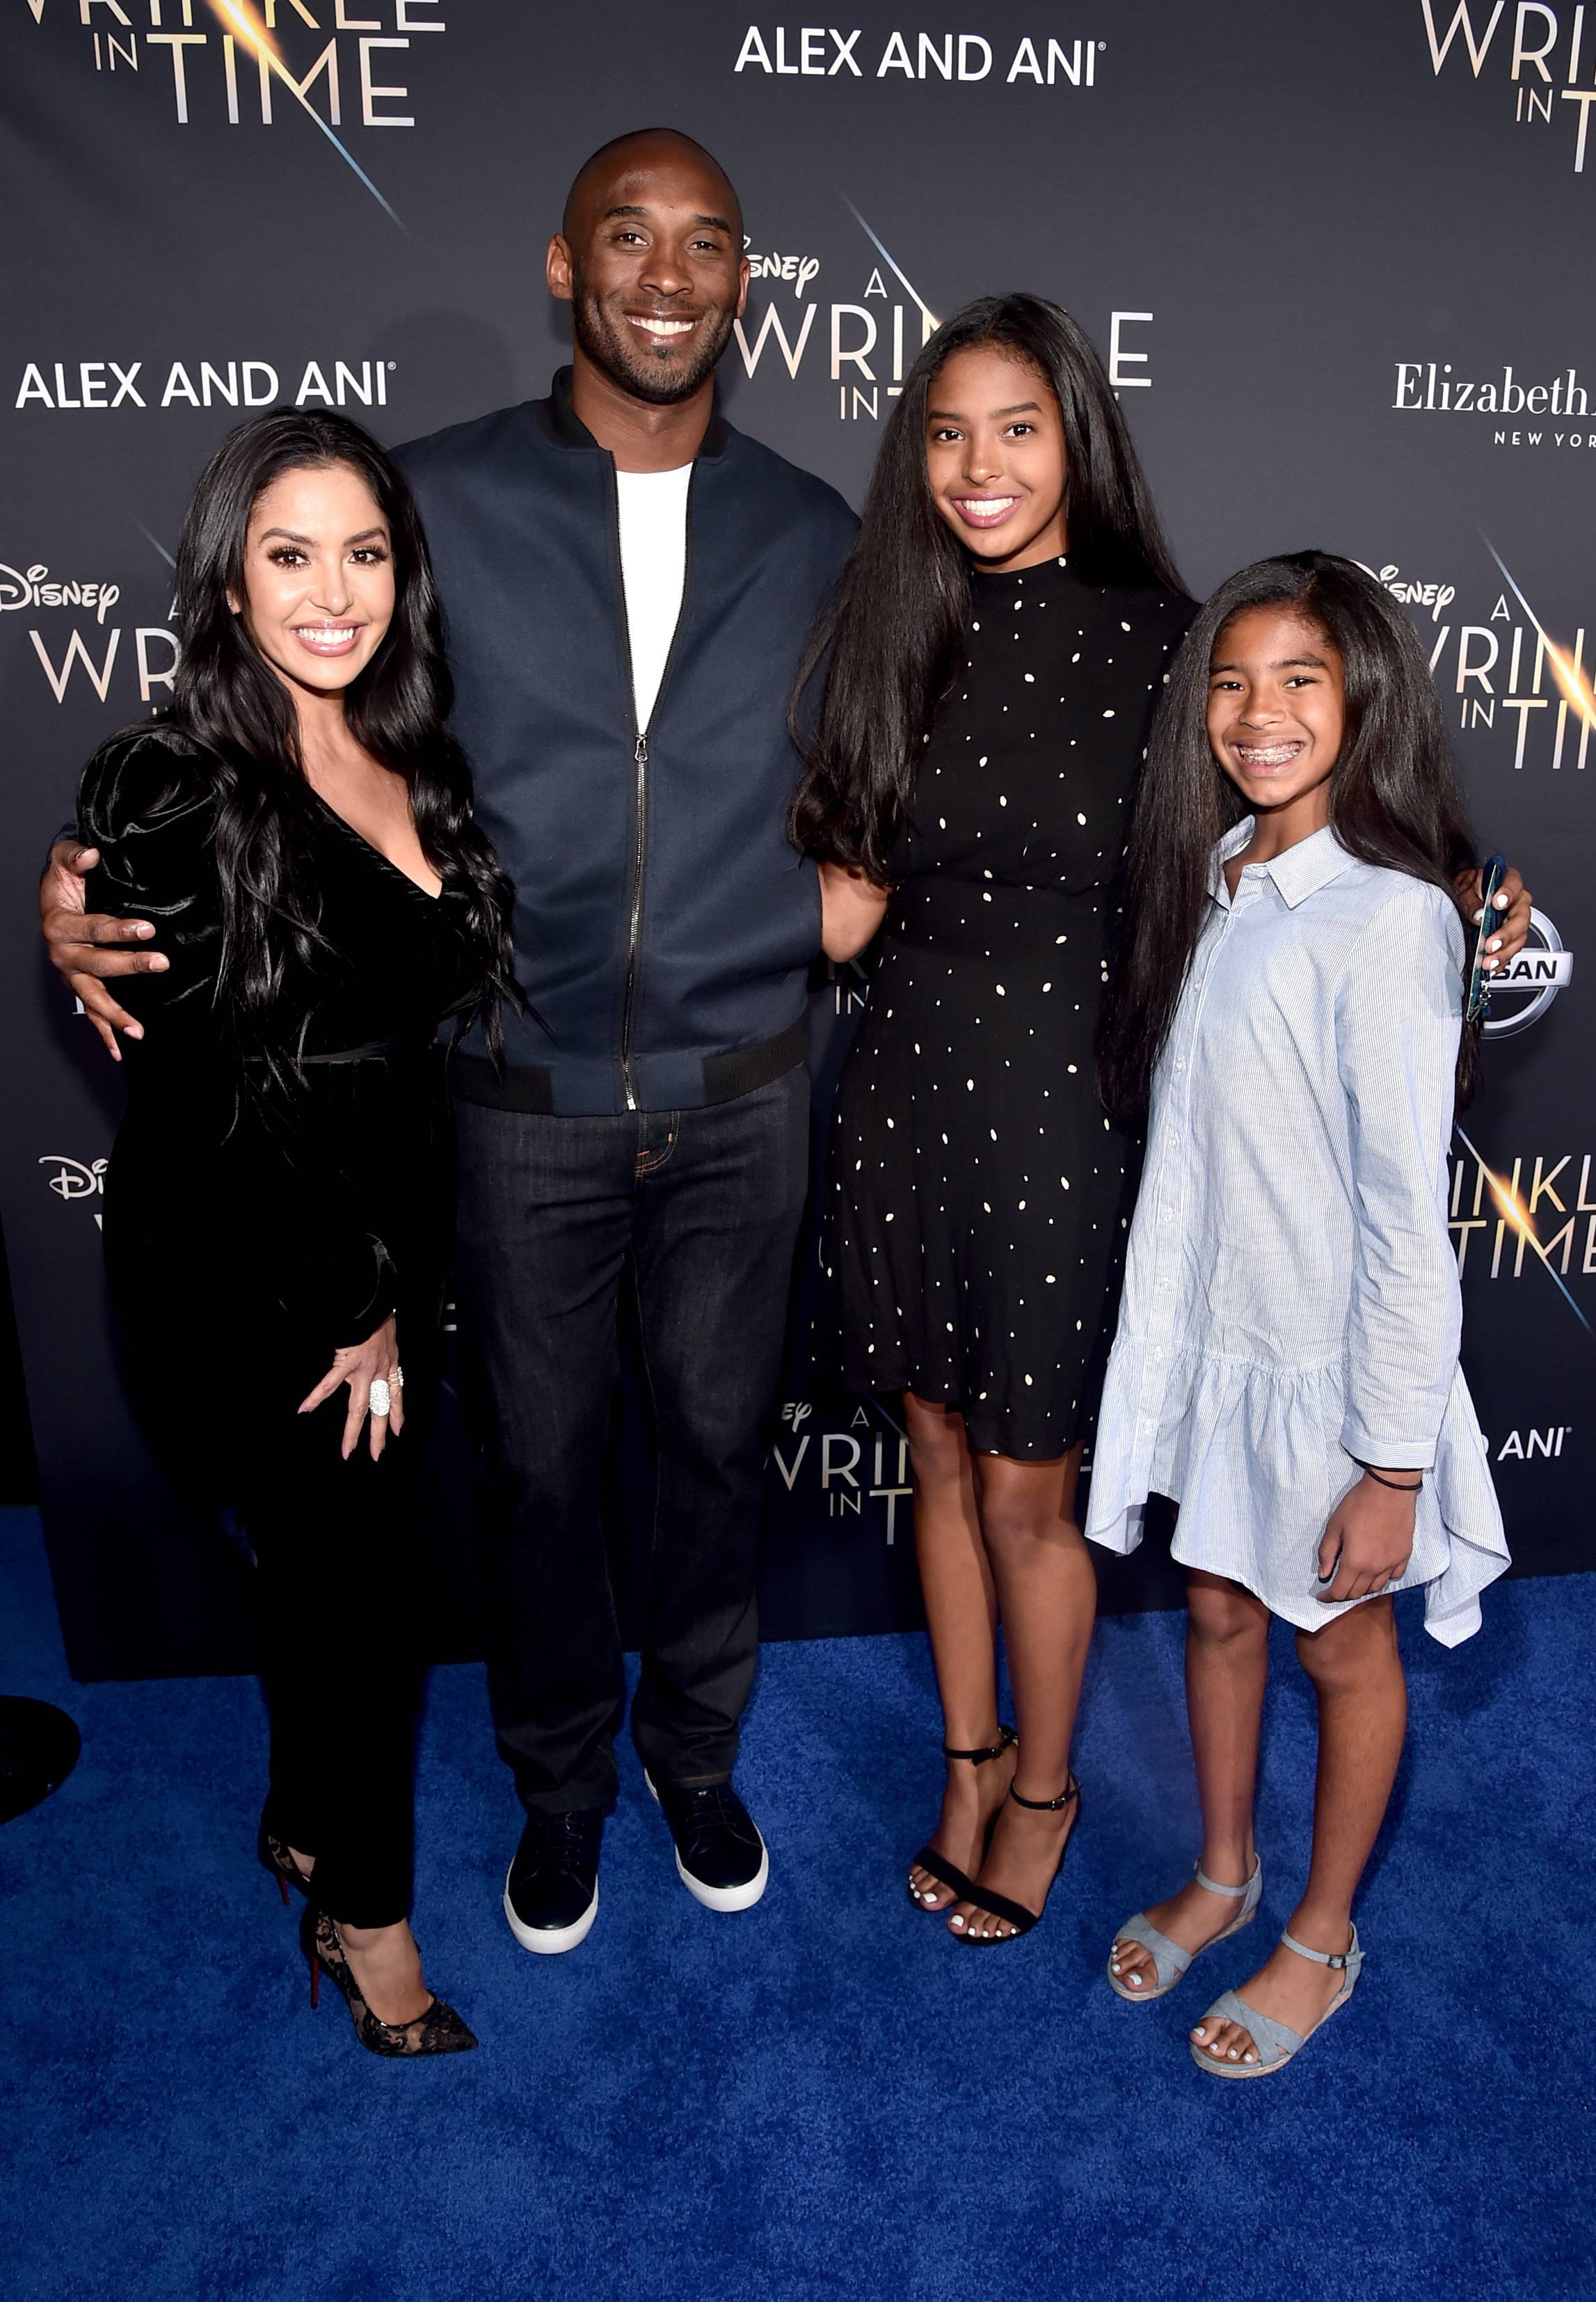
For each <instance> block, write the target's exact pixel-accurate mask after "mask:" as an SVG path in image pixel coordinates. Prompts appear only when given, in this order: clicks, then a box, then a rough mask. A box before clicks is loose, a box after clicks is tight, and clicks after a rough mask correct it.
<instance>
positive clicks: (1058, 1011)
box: [823, 560, 1193, 1462]
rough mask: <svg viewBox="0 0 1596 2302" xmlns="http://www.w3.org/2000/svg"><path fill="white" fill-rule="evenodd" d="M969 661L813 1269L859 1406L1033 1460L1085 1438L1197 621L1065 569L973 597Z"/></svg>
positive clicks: (835, 1152) (890, 935)
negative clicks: (1113, 1035)
mask: <svg viewBox="0 0 1596 2302" xmlns="http://www.w3.org/2000/svg"><path fill="white" fill-rule="evenodd" d="M970 588H971V593H972V604H971V610H970V635H969V653H968V660H967V663H966V667H965V670H964V673H963V676H962V678H961V679H960V680H959V682H958V684H957V685H956V686H955V688H954V690H953V693H952V695H951V696H950V697H949V700H948V702H946V704H945V706H944V707H943V710H942V711H941V712H940V713H939V715H938V717H937V724H936V727H934V728H933V730H932V733H931V735H930V739H929V742H928V744H927V747H926V751H925V754H924V758H923V760H922V764H921V767H920V773H919V776H918V777H917V779H916V784H915V790H914V796H913V803H912V811H911V817H912V819H911V822H910V824H909V825H908V826H907V827H906V828H905V829H904V830H903V833H902V834H901V835H900V836H899V838H898V840H897V842H896V844H895V848H894V850H893V853H892V854H891V856H890V858H889V865H890V870H891V873H892V877H893V880H894V885H895V893H894V895H893V899H892V902H891V903H890V905H889V906H888V910H887V916H886V928H885V931H884V934H883V937H882V951H881V958H880V962H879V965H878V969H877V971H876V975H875V978H874V979H873V982H872V984H871V987H870V993H869V1004H868V1006H867V1009H866V1012H865V1015H864V1018H863V1021H862V1022H861V1027H860V1033H859V1037H858V1038H857V1040H856V1041H855V1043H854V1046H853V1052H852V1054H850V1056H849V1059H848V1062H847V1064H846V1067H845V1069H844V1074H843V1079H842V1082H841V1087H840V1089H839V1093H838V1098H837V1105H836V1119H835V1122H834V1126H835V1132H834V1136H833V1141H832V1159H831V1170H830V1172H831V1182H830V1190H829V1205H828V1206H827V1213H826V1223H825V1228H824V1232H823V1242H824V1244H823V1253H824V1257H825V1262H826V1266H827V1273H828V1276H829V1279H830V1281H831V1283H832V1286H833V1287H834V1289H835V1290H836V1301H837V1306H838V1309H839V1312H840V1315H841V1320H842V1327H843V1356H844V1375H845V1379H846V1382H847V1383H848V1386H849V1387H850V1388H851V1389H853V1390H864V1391H893V1390H913V1391H915V1392H916V1393H918V1394H919V1395H920V1397H921V1398H923V1399H936V1400H939V1401H941V1402H943V1403H944V1404H945V1405H947V1406H950V1407H957V1408H958V1409H960V1411H961V1412H962V1415H963V1416H964V1418H965V1424H966V1427H967V1430H968V1432H969V1435H970V1445H971V1446H972V1447H973V1448H974V1449H976V1450H977V1451H978V1452H980V1453H991V1454H1001V1455H1008V1456H1012V1457H1014V1458H1018V1459H1019V1460H1021V1461H1030V1462H1041V1461H1046V1460H1047V1459H1049V1458H1052V1457H1054V1456H1057V1455H1061V1454H1063V1453H1064V1452H1065V1451H1066V1450H1067V1449H1069V1448H1071V1447H1072V1446H1073V1445H1074V1444H1075V1442H1076V1441H1077V1440H1079V1439H1080V1438H1082V1437H1083V1436H1084V1435H1085V1434H1086V1432H1087V1430H1088V1427H1089V1423H1090V1418H1091V1415H1092V1411H1093V1409H1094V1407H1095V1405H1096V1387H1097V1384H1098V1383H1099V1382H1100V1380H1101V1369H1102V1365H1103V1361H1104V1358H1105V1353H1106V1343H1107V1332H1106V1331H1107V1329H1108V1327H1109V1325H1110V1323H1111V1315H1112V1311H1113V1301H1112V1296H1113V1292H1114V1290H1115V1289H1116V1286H1117V1274H1118V1268H1119V1258H1120V1256H1121V1252H1122V1248H1123V1240H1124V1234H1125V1225H1126V1222H1127V1221H1128V1218H1129V1215H1130V1191H1131V1188H1132V1184H1133V1165H1134V1155H1133V1147H1132V1145H1131V1144H1130V1140H1129V1139H1128V1138H1126V1137H1125V1136H1124V1135H1122V1134H1121V1133H1120V1132H1118V1131H1117V1130H1113V1129H1112V1128H1110V1126H1109V1125H1108V1124H1107V1122H1105V1117H1104V1114H1103V1110H1102V1106H1101V1105H1100V1104H1099V1102H1098V1100H1097V1094H1096V1085H1095V1082H1094V1078H1093V1070H1092V1042H1093V1034H1094V1032H1095V1030H1096V1021H1097V1012H1098V1007H1099V1004H1100V1002H1101V999H1102V994H1103V986H1104V983H1105V981H1106V962H1105V947H1106V946H1105V931H1106V929H1107V927H1108V925H1109V923H1110V921H1111V920H1112V919H1113V915H1114V913H1115V912H1116V910H1117V906H1118V902H1119V895H1118V885H1117V883H1118V877H1119V873H1120V870H1121V860H1122V855H1123V851H1124V846H1125V840H1126V832H1127V825H1128V821H1129V818H1130V808H1131V803H1132V800H1133V798H1134V794H1135V789H1136V782H1137V777H1138V772H1139V770H1140V767H1141V760H1142V754H1143V752H1144V750H1145V748H1146V744H1147V729H1148V726H1149V723H1150V721H1151V718H1152V715H1153V710H1154V708H1155V703H1156V702H1157V699H1158V696H1159V694H1160V693H1161V692H1162V688H1163V679H1164V676H1165V673H1166V671H1167V669H1168V668H1169V663H1170V660H1171V659H1172V656H1173V654H1174V651H1175V650H1176V649H1177V648H1178V646H1179V645H1180V640H1181V637H1182V636H1183V634H1184V632H1185V629H1186V626H1187V624H1188V622H1189V619H1190V617H1191V615H1192V613H1193V609H1192V606H1191V603H1190V601H1188V600H1185V599H1183V598H1182V597H1181V596H1180V594H1179V593H1177V592H1154V591H1128V590H1115V589H1112V588H1105V586H1103V585H1100V584H1088V583H1087V582H1085V581H1084V580H1083V579H1082V578H1081V577H1079V576H1077V575H1075V574H1074V573H1073V571H1072V570H1071V568H1070V567H1068V566H1067V565H1066V563H1065V562H1064V561H1063V560H1059V561H1056V562H1051V561H1050V562H1049V563H1048V564H1047V565H1046V566H1045V567H1037V568H1028V569H1026V570H1025V571H1024V573H1022V574H1021V575H1017V576H1016V575H1009V576H1000V575H988V574H984V573H978V574H976V575H974V576H972V577H971V585H970Z"/></svg>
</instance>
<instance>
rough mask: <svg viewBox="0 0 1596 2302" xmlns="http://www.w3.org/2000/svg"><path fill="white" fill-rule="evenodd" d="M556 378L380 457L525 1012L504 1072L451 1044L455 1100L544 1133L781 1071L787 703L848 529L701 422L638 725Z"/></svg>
mask: <svg viewBox="0 0 1596 2302" xmlns="http://www.w3.org/2000/svg"><path fill="white" fill-rule="evenodd" d="M569 377H570V371H569V370H568V369H567V370H563V371H562V372H561V373H560V374H559V375H558V376H557V377H556V378H555V382H554V392H553V396H552V397H551V398H550V399H543V400H529V401H526V402H525V403H523V405H521V406H520V407H508V408H502V409H500V410H498V411H497V412H496V413H494V414H492V415H491V416H480V417H478V418H477V419H476V420H475V422H473V423H469V424H457V425H455V426H453V427H452V428H451V429H450V430H449V431H446V432H439V433H434V434H433V436H432V437H431V438H429V439H425V440H417V441H411V442H410V443H409V444H408V445H407V446H406V447H404V448H402V449H399V456H398V460H399V464H400V465H401V466H402V468H403V470H404V473H405V475H406V477H407V480H408V481H409V483H410V485H411V487H412V488H413V490H414V491H415V494H416V502H417V505H418V506H419V508H420V512H421V517H422V520H423V523H424V526H425V529H426V534H427V542H428V544H429V546H430V549H431V551H432V557H433V570H434V573H435V575H436V577H437V583H438V590H439V592H440V595H441V599H442V601H443V609H444V619H445V628H446V636H447V642H448V650H449V664H450V668H451V669H452V671H453V674H454V680H455V709H454V715H453V720H452V725H453V727H454V728H455V730H456V732H457V733H458V736H459V738H460V741H461V743H462V744H464V745H465V748H466V755H467V757H468V759H469V760H470V762H471V769H472V774H473V777H474V778H475V789H476V811H477V815H478V818H479V819H480V820H481V822H482V824H483V828H484V829H485V830H486V831H487V832H488V834H489V836H491V839H492V840H493V843H494V844H495V845H496V846H497V848H498V850H499V853H500V860H501V861H502V862H503V864H504V868H505V870H507V871H508V874H509V876H510V878H511V879H512V880H513V881H514V882H515V887H516V914H515V937H516V958H517V973H518V976H519V978H520V981H521V983H522V986H523V987H524V988H525V992H526V995H527V998H528V1000H529V1002H530V1009H531V1011H533V1012H528V1013H527V1014H526V1015H525V1016H523V1017H521V1018H520V1019H517V1017H516V1016H514V1015H513V1014H507V1016H506V1019H505V1021H506V1044H507V1052H508V1065H507V1069H506V1071H505V1072H504V1073H503V1075H502V1076H500V1075H496V1074H495V1073H494V1072H493V1071H491V1068H490V1067H489V1066H488V1064H487V1063H484V1062H483V1061H482V1060H481V1059H480V1049H479V1050H477V1052H476V1054H472V1053H471V1052H470V1043H468V1045H467V1049H466V1050H464V1051H462V1054H461V1055H460V1056H459V1057H458V1058H457V1062H456V1064H455V1086H456V1089H457V1092H459V1093H462V1094H464V1095H466V1096H468V1097H469V1098H470V1099H472V1100H474V1101H480V1102H486V1103H492V1104H495V1105H500V1106H501V1107H508V1108H510V1109H515V1110H521V1111H533V1112H552V1113H558V1114H561V1115H575V1114H582V1113H612V1112H621V1111H629V1110H643V1111H661V1110H676V1109H682V1108H693V1107H696V1106H698V1105H703V1104H707V1103H718V1102H722V1101H725V1100H727V1098H728V1097H729V1096H733V1095H740V1094H744V1093H746V1092H748V1091H749V1090H750V1089H752V1088H755V1087H758V1086H760V1085H762V1084H764V1083H765V1081H766V1080H770V1079H775V1078H777V1077H779V1076H780V1075H781V1073H782V1072H783V1071H787V1070H790V1069H792V1068H793V1066H794V1064H795V1063H799V1062H801V1061H802V1055H803V1045H804V1043H803V1028H804V987H805V980H806V976H807V972H808V969H809V965H810V962H811V959H812V958H813V957H814V954H815V953H816V952H817V950H818V949H819V930H820V907H819V887H818V884H817V880H816V875H815V870H814V867H813V865H812V864H811V863H809V862H807V861H802V859H801V858H800V857H799V856H798V855H797V854H796V853H794V850H793V848H792V847H791V845H790V844H789V843H788V841H787V837H786V829H785V819H786V810H787V803H788V801H789V799H790V797H791V795H792V790H793V786H794V781H795V778H796V776H797V772H798V767H799V761H798V758H797V755H796V753H795V752H794V746H793V744H792V741H791V738H790V736H789V735H788V733H787V728H786V706H787V698H788V694H789V692H790V690H791V686H792V683H793V678H794V674H795V672H796V670H797V668H798V663H799V660H800V657H801V655H802V651H803V645H804V642H805V639H806V636H807V634H808V633H809V630H810V626H811V623H812V621H813V618H814V616H815V612H816V610H817V609H818V608H819V605H820V602H821V601H822V599H823V597H824V596H825V594H826V592H827V589H828V587H829V586H830V585H831V584H832V583H833V582H834V580H835V578H836V576H837V574H838V572H839V570H840V568H841V567H842V563H843V561H844V558H845V557H846V554H847V551H848V549H849V546H850V544H851V543H852V542H853V533H854V527H855V521H854V517H853V513H852V512H851V511H850V510H849V508H848V507H847V505H846V504H845V503H844V501H843V500H842V498H841V497H840V496H839V495H837V494H836V491H834V490H833V489H831V488H829V487H827V484H826V483H825V482H824V481H822V480H819V479H816V478H815V477H814V476H813V475H812V474H811V473H808V472H803V471H800V470H799V469H798V468H797V467H796V466H794V465H792V464H789V463H787V462H785V460H784V458H781V457H780V456H777V455H776V454H775V453H774V452H773V451H772V450H771V449H769V448H765V447H761V446H760V444H759V442H758V441H753V440H750V439H747V438H745V437H744V436H743V433H739V432H736V431H734V430H733V428H732V426H731V425H730V424H727V422H726V421H725V420H724V418H722V417H721V416H719V414H718V413H717V414H716V415H715V416H714V417H713V418H712V419H711V421H710V428H709V432H708V433H707V434H706V436H705V439H704V443H703V446H702V448H701V450H700V452H699V456H698V458H697V461H696V462H695V464H694V466H693V478H692V483H691V485H690V488H689V491H688V498H687V568H686V581H685V586H684V591H683V597H682V611H681V618H680V621H679V623H678V625H677V626H676V637H675V639H674V641H673V643H672V645H671V651H670V655H669V659H668V662H667V666H666V671H665V676H664V679H663V681H662V682H661V685H660V688H659V699H658V701H657V702H656V704H655V706H654V711H653V716H652V718H651V720H650V723H649V725H648V726H647V727H646V728H639V727H637V725H636V719H635V714H634V710H633V696H632V677H631V655H630V649H629V646H628V643H627V635H626V604H625V595H624V593H623V591H622V586H621V567H620V542H619V533H620V531H619V521H618V513H617V492H616V481H615V465H614V460H613V458H611V457H610V456H609V453H608V452H607V451H606V450H605V449H602V448H601V447H600V446H599V445H598V443H597V441H594V439H593V438H592V434H591V433H589V432H588V431H587V430H586V429H585V427H584V425H583V424H581V423H580V422H579V421H578V420H577V418H576V416H575V415H574V413H573V411H572V408H571V403H570V384H569Z"/></svg>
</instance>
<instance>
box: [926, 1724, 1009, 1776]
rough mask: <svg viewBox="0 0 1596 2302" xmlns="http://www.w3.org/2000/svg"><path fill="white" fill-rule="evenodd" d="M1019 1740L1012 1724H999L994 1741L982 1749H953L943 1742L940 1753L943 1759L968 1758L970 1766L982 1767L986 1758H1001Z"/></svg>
mask: <svg viewBox="0 0 1596 2302" xmlns="http://www.w3.org/2000/svg"><path fill="white" fill-rule="evenodd" d="M1019 1740H1020V1737H1019V1735H1016V1733H1015V1732H1014V1729H1013V1728H1012V1727H999V1728H998V1730H997V1740H996V1742H995V1743H988V1744H987V1748H986V1749H985V1750H984V1751H953V1750H950V1749H949V1748H948V1745H947V1744H946V1743H944V1744H943V1746H942V1755H943V1757H944V1758H945V1759H968V1760H969V1761H970V1765H971V1766H972V1767H984V1766H985V1765H986V1763H987V1760H988V1759H1001V1758H1002V1756H1003V1754H1004V1752H1005V1751H1010V1750H1012V1748H1013V1746H1014V1744H1015V1743H1017V1742H1018V1741H1019Z"/></svg>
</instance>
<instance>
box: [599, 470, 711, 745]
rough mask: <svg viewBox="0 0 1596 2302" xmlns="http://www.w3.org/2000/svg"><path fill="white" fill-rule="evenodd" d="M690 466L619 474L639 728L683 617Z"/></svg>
mask: <svg viewBox="0 0 1596 2302" xmlns="http://www.w3.org/2000/svg"><path fill="white" fill-rule="evenodd" d="M692 477H693V466H692V465H691V464H683V465H682V466H680V467H679V469H677V470H676V471H674V472H617V474H616V475H615V478H616V485H617V489H618V491H619V495H620V517H621V581H622V583H623V584H624V585H625V587H626V625H627V628H628V630H629V631H630V633H631V637H632V692H633V694H634V698H635V700H636V708H637V724H638V727H640V728H642V727H647V726H648V724H649V721H650V720H651V718H652V717H653V713H654V699H655V698H656V696H657V695H658V694H659V682H660V681H661V680H662V679H663V678H664V676H665V662H666V658H667V657H668V655H669V653H670V643H671V641H672V640H673V639H674V638H675V636H676V622H677V618H679V617H680V615H681V612H682V586H683V584H684V583H685V580H686V574H687V483H688V482H689V481H690V480H691V479H692Z"/></svg>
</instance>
